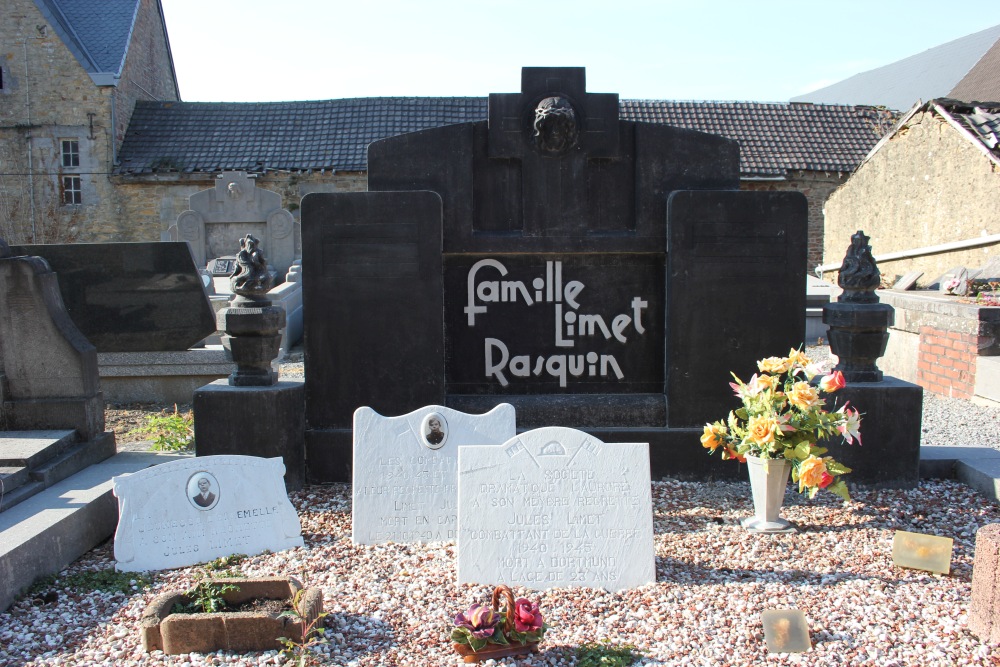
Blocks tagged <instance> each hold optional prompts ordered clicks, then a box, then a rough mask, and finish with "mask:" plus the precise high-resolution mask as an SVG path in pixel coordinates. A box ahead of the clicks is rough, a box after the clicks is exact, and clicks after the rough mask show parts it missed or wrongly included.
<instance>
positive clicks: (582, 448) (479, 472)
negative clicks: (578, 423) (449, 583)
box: [458, 427, 656, 591]
mask: <svg viewBox="0 0 1000 667" xmlns="http://www.w3.org/2000/svg"><path fill="white" fill-rule="evenodd" d="M650 488H651V487H650V478H649V446H648V445H647V444H645V443H642V444H605V443H603V442H601V441H600V440H598V439H597V438H594V437H593V436H590V435H588V434H586V433H584V432H582V431H578V430H576V429H570V428H562V427H548V428H540V429H534V430H531V431H526V432H524V433H522V434H520V435H518V436H516V437H514V438H511V439H510V440H508V441H507V442H505V443H503V445H501V446H500V447H478V446H470V447H461V448H460V449H459V452H458V582H459V583H460V584H462V583H479V584H491V585H495V584H508V585H519V586H527V587H529V588H550V587H557V586H581V587H588V588H603V589H606V590H609V591H618V590H623V589H626V588H634V587H636V586H641V585H643V584H647V583H651V582H654V581H656V564H655V554H654V549H653V510H652V497H651V490H650Z"/></svg>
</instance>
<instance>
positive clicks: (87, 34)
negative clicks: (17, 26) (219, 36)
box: [35, 0, 159, 85]
mask: <svg viewBox="0 0 1000 667" xmlns="http://www.w3.org/2000/svg"><path fill="white" fill-rule="evenodd" d="M140 3H141V0H99V1H95V0H35V6H36V7H38V10H39V11H40V12H41V13H42V15H43V16H44V17H45V18H46V20H48V22H49V24H50V25H51V26H52V27H53V29H54V30H55V31H56V33H57V34H58V35H59V37H60V38H61V39H62V41H63V43H65V44H66V46H67V47H68V48H69V50H70V51H72V52H73V55H74V56H76V59H77V60H78V61H79V62H80V65H81V66H82V67H83V68H84V69H85V70H86V71H87V73H88V74H90V75H91V76H92V77H94V75H102V74H104V75H108V76H105V77H100V76H97V77H95V82H96V83H98V85H111V84H112V83H113V79H112V77H118V76H120V75H121V71H122V67H123V66H124V64H125V54H126V53H127V52H128V45H129V41H130V39H131V37H132V28H133V26H134V25H135V19H136V16H137V15H138V12H139V6H140ZM157 4H159V3H157Z"/></svg>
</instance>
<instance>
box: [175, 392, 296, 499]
mask: <svg viewBox="0 0 1000 667" xmlns="http://www.w3.org/2000/svg"><path fill="white" fill-rule="evenodd" d="M304 432H305V384H304V383H303V382H296V381H290V380H283V381H281V382H278V383H277V384H274V385H272V386H270V387H233V386H231V385H230V384H229V382H228V381H227V380H216V381H215V382H213V383H211V384H207V385H205V386H204V387H201V388H200V389H198V390H197V391H195V393H194V440H195V454H196V455H197V456H214V455H219V454H239V455H243V456H260V457H263V458H273V457H275V456H280V457H281V458H282V460H284V462H285V488H286V489H287V490H288V491H297V490H299V489H301V488H302V485H303V484H304V483H305V445H304V435H303V434H304Z"/></svg>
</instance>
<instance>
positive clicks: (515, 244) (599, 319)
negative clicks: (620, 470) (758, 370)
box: [302, 67, 806, 481]
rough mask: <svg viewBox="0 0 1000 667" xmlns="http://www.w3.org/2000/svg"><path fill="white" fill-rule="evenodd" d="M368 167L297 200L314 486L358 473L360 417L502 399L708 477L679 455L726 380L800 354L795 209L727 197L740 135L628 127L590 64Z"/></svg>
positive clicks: (532, 75)
mask: <svg viewBox="0 0 1000 667" xmlns="http://www.w3.org/2000/svg"><path fill="white" fill-rule="evenodd" d="M368 169H369V171H368V174H369V176H368V186H369V192H357V193H316V194H309V195H307V196H306V197H305V198H304V199H303V202H302V238H303V262H302V265H303V286H304V290H305V292H304V295H303V296H304V302H305V303H304V310H305V318H306V331H307V335H306V339H305V344H304V349H305V357H306V364H307V366H308V367H309V369H310V371H309V374H308V376H307V377H306V385H307V388H306V397H307V398H306V423H307V429H306V447H307V460H308V461H309V473H308V474H309V475H310V477H312V478H313V479H315V480H317V481H319V480H323V481H332V480H339V481H348V480H350V479H351V474H350V464H351V461H352V452H351V443H352V434H351V420H352V416H353V414H354V411H355V410H356V409H357V408H358V407H359V406H362V405H367V406H370V407H372V408H373V409H374V410H376V411H378V412H379V413H381V414H405V413H407V412H410V411H412V410H416V409H418V408H419V407H421V406H424V405H444V406H447V407H450V408H454V409H457V410H462V411H465V412H472V413H482V412H486V411H488V410H490V409H492V408H493V407H494V406H496V405H497V404H499V403H510V404H512V405H513V406H514V407H515V408H516V410H517V416H518V423H519V425H520V426H522V427H541V426H549V425H552V424H562V425H566V426H572V427H575V428H581V429H585V430H586V431H588V432H589V433H591V434H592V435H593V436H595V437H596V438H600V439H602V440H604V441H607V442H617V441H622V440H626V441H641V442H648V443H649V445H650V456H651V461H652V466H653V471H654V473H655V474H656V475H658V476H659V475H664V474H668V473H670V474H675V475H676V474H681V475H683V474H696V475H704V474H708V467H707V464H706V460H707V459H706V457H704V456H702V455H701V452H699V451H698V448H696V447H695V448H692V447H690V443H691V442H692V441H696V440H697V434H698V432H699V431H698V427H699V425H700V424H703V423H704V422H705V421H707V420H710V419H714V418H715V417H714V415H717V414H719V413H724V412H725V411H726V410H728V409H729V407H730V404H731V392H730V390H729V387H728V382H729V380H730V376H729V373H730V371H735V372H737V373H738V374H742V375H745V376H749V375H750V374H751V372H752V371H753V369H754V362H755V361H756V359H759V358H762V357H766V356H770V355H773V354H776V353H781V352H784V351H786V350H788V349H789V348H790V347H797V346H799V345H800V344H802V342H803V337H804V334H805V330H804V326H805V325H804V321H803V317H802V313H803V312H804V309H805V293H806V288H805V263H806V260H805V257H806V253H805V244H806V200H805V198H804V197H803V196H802V195H801V194H800V193H793V192H741V191H739V146H738V144H737V143H736V142H734V141H731V140H728V139H725V138H722V137H719V136H715V135H709V134H704V133H700V132H694V131H690V130H686V129H680V128H674V127H670V126H666V125H661V124H652V123H642V122H634V121H622V120H620V119H619V112H618V96H617V95H616V94H613V93H591V92H588V91H587V90H586V82H585V73H584V70H583V68H575V67H566V68H543V67H538V68H535V67H528V68H524V69H523V70H522V77H521V91H520V92H518V93H505V94H493V95H490V99H489V119H488V120H486V121H481V122H474V123H465V124H457V125H449V126H445V127H439V128H435V129H430V130H425V131H421V132H415V133H412V134H405V135H400V136H396V137H392V138H389V139H385V140H382V141H377V142H375V143H373V144H371V145H370V146H369V149H368ZM723 313H724V316H723V315H722V314H723ZM331 341H337V344H336V345H331V344H330V342H331ZM733 474H735V472H734V473H733Z"/></svg>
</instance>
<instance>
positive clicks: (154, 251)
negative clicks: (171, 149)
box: [13, 243, 232, 403]
mask: <svg viewBox="0 0 1000 667" xmlns="http://www.w3.org/2000/svg"><path fill="white" fill-rule="evenodd" d="M13 251H14V252H15V253H17V254H27V255H38V256H40V257H44V258H45V260H46V262H48V263H49V266H51V267H52V270H53V271H55V272H56V275H57V276H58V286H59V292H60V294H61V295H62V299H63V303H64V304H65V305H66V310H67V312H68V313H69V316H70V317H71V318H72V319H73V323H74V324H75V325H76V326H77V327H78V328H79V329H80V331H81V332H82V333H83V335H84V336H86V337H87V340H89V341H90V342H91V343H92V344H93V346H94V347H95V348H97V364H98V371H99V373H100V378H101V389H102V391H103V392H104V398H105V400H107V401H109V402H123V403H124V402H133V401H154V402H169V403H190V402H191V394H192V392H194V390H195V389H196V388H198V387H200V386H202V385H204V384H206V383H208V382H211V381H212V380H214V379H216V378H219V377H224V376H226V375H228V374H229V372H230V371H231V370H232V363H231V361H230V360H228V359H227V358H226V355H225V353H224V352H223V351H222V350H221V349H207V348H204V347H198V344H199V342H200V341H201V340H202V339H204V338H205V337H206V336H209V335H211V334H212V332H214V331H215V315H214V313H213V311H212V305H211V303H210V302H209V299H208V296H207V295H206V293H205V286H204V284H203V282H202V278H201V275H200V274H199V272H198V269H197V268H196V267H195V265H194V262H193V260H192V258H191V251H190V250H189V249H188V247H187V245H186V244H184V243H72V244H39V245H22V246H14V248H13Z"/></svg>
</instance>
